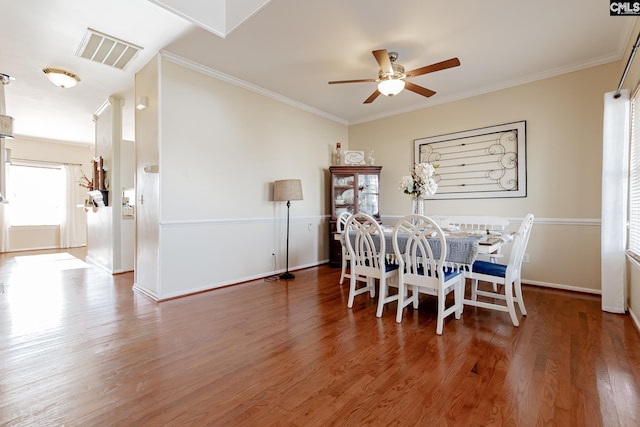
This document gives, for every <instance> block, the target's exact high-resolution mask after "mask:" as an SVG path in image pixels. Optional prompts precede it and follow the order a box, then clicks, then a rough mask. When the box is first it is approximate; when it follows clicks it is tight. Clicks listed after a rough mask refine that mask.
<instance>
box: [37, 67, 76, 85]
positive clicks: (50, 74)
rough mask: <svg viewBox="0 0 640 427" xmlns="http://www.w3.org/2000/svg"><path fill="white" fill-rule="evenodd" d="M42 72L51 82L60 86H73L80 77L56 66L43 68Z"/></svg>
mask: <svg viewBox="0 0 640 427" xmlns="http://www.w3.org/2000/svg"><path fill="white" fill-rule="evenodd" d="M42 72H43V73H44V74H45V75H46V76H47V78H48V79H49V81H50V82H51V83H53V84H54V85H56V86H58V87H61V88H69V87H74V86H75V85H77V84H78V82H79V81H80V77H78V76H76V75H75V74H73V73H70V72H69V71H65V70H60V69H57V68H45V69H43V70H42Z"/></svg>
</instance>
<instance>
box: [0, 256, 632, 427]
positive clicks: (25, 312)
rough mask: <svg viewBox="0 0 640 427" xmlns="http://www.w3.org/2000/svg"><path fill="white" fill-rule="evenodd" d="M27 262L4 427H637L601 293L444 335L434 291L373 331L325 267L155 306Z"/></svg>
mask: <svg viewBox="0 0 640 427" xmlns="http://www.w3.org/2000/svg"><path fill="white" fill-rule="evenodd" d="M45 253H46V252H45ZM75 253H76V255H78V256H80V257H82V256H83V251H82V250H80V251H75ZM29 254H30V253H17V254H0V283H4V287H0V292H2V291H3V293H2V294H1V295H0V424H1V425H12V426H14V425H16V426H21V425H36V426H53V425H83V426H92V425H100V426H102V425H122V426H142V425H150V426H159V425H170V426H185V425H194V426H200V425H220V426H268V425H287V426H289V425H291V426H328V425H340V426H343V425H345V426H359V425H402V426H404V425H409V426H412V425H415V426H425V425H434V426H445V425H455V426H488V425H494V426H507V425H509V426H534V425H545V426H546V425H557V426H600V425H602V426H638V425H640V337H639V335H638V332H637V331H636V330H635V329H634V326H633V324H632V322H631V320H630V318H629V316H622V315H613V314H608V313H603V312H602V311H601V310H600V298H599V297H597V296H592V295H583V294H575V293H568V292H562V291H555V290H548V289H541V288H536V287H531V286H526V287H525V289H524V292H525V300H526V303H527V308H528V310H529V316H528V317H527V318H524V319H522V322H521V325H520V327H519V328H514V327H513V326H512V325H511V323H510V321H509V318H508V315H507V314H506V313H497V312H488V311H486V310H482V309H476V308H466V309H465V312H464V315H463V317H462V319H461V320H458V321H456V320H454V319H448V320H447V321H446V322H445V327H444V334H443V335H442V336H437V335H436V334H435V320H436V319H435V314H434V313H435V301H433V300H432V299H430V298H429V297H423V298H422V300H421V305H420V308H419V310H417V311H413V310H412V309H407V310H408V311H407V313H406V314H405V318H404V321H403V323H402V324H400V325H398V324H396V323H395V319H394V317H395V316H394V309H395V305H390V306H388V307H387V308H385V313H384V315H383V317H382V318H381V319H377V318H376V317H375V303H374V301H372V300H370V299H369V298H368V297H367V296H366V295H361V296H359V297H356V303H355V306H354V308H353V309H352V310H349V309H348V308H347V307H346V305H347V296H348V288H347V286H343V287H340V286H338V285H337V280H338V275H339V271H338V270H337V269H331V268H329V267H327V266H321V267H318V268H310V269H307V270H304V271H299V272H296V273H297V276H296V279H295V280H294V281H290V282H289V283H286V282H282V281H277V282H265V281H262V280H259V281H255V282H251V283H247V284H242V285H237V286H233V287H228V288H224V289H219V290H215V291H212V292H207V293H202V294H198V295H194V296H189V297H185V298H181V299H176V300H172V301H167V302H164V303H162V304H159V305H158V304H156V303H154V302H151V301H150V300H148V299H147V298H145V297H144V296H141V295H138V294H136V293H135V292H133V291H132V290H131V286H132V283H133V274H129V273H128V274H122V275H116V276H111V275H108V274H106V273H104V272H102V271H99V270H96V269H93V268H85V269H72V270H63V271H53V270H49V269H47V268H44V267H20V266H18V265H17V264H16V262H15V260H14V255H21V256H23V255H29Z"/></svg>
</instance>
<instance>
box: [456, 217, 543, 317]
mask: <svg viewBox="0 0 640 427" xmlns="http://www.w3.org/2000/svg"><path fill="white" fill-rule="evenodd" d="M533 220H534V216H533V214H531V213H530V214H527V216H526V217H525V219H524V221H522V224H521V225H520V228H519V230H518V233H517V234H516V235H515V237H514V239H513V247H512V248H511V254H510V256H509V262H508V264H499V263H493V262H488V261H482V260H478V261H475V262H474V263H473V265H472V267H471V270H469V271H467V272H465V276H466V277H467V278H469V279H471V299H465V300H464V304H465V305H471V306H475V307H481V308H487V309H491V310H498V311H506V312H508V313H509V316H511V322H512V323H513V325H514V326H518V325H519V324H520V323H519V321H518V317H517V315H516V310H515V303H517V304H518V307H519V308H520V312H521V313H522V315H523V316H526V315H527V310H526V308H525V306H524V299H523V296H522V286H521V277H520V272H521V269H522V258H523V257H524V253H525V250H526V249H527V244H528V243H529V236H530V235H531V228H532V227H533ZM478 281H485V282H489V283H499V284H501V285H503V292H504V293H498V292H490V291H483V290H480V289H478ZM514 292H515V296H514ZM478 296H481V297H487V298H493V299H494V300H499V301H504V302H505V304H499V303H496V302H486V301H479V300H478Z"/></svg>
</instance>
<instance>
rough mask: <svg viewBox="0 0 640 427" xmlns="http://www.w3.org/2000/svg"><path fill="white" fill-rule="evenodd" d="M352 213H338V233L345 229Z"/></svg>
mask: <svg viewBox="0 0 640 427" xmlns="http://www.w3.org/2000/svg"><path fill="white" fill-rule="evenodd" d="M350 216H351V214H350V213H349V212H342V213H341V214H340V215H338V219H337V220H336V231H337V232H338V233H342V232H343V231H344V226H345V225H346V224H347V220H348V219H349V217H350Z"/></svg>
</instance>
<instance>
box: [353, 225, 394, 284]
mask: <svg viewBox="0 0 640 427" xmlns="http://www.w3.org/2000/svg"><path fill="white" fill-rule="evenodd" d="M344 230H345V231H344V235H345V237H344V240H345V242H346V244H347V249H348V251H349V255H350V257H351V274H355V275H363V276H373V277H377V276H378V275H379V273H378V272H377V271H379V270H381V269H383V268H384V265H385V251H386V246H385V240H384V234H383V232H382V227H380V224H378V222H377V221H376V220H375V219H373V218H372V217H370V216H369V215H366V214H363V213H357V214H353V215H351V216H350V217H349V219H348V221H347V223H346V224H345V227H344ZM374 236H375V237H374Z"/></svg>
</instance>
